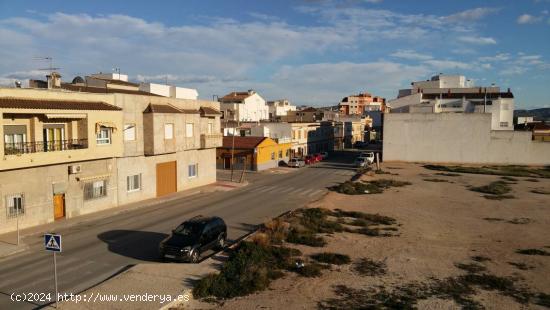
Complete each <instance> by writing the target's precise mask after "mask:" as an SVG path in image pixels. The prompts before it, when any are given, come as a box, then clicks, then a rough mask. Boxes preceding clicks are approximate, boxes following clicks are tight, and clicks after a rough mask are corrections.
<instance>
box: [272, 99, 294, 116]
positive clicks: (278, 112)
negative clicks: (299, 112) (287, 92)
mask: <svg viewBox="0 0 550 310" xmlns="http://www.w3.org/2000/svg"><path fill="white" fill-rule="evenodd" d="M267 106H268V108H269V119H270V120H276V119H277V118H278V117H281V116H286V115H287V114H288V112H289V111H296V106H295V105H292V104H290V102H289V101H288V100H287V99H281V100H274V101H268V102H267Z"/></svg>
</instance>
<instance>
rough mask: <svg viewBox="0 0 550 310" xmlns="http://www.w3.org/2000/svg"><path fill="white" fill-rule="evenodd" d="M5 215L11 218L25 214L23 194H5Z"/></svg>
mask: <svg viewBox="0 0 550 310" xmlns="http://www.w3.org/2000/svg"><path fill="white" fill-rule="evenodd" d="M6 208H7V210H6V211H7V217H8V218H13V217H17V216H18V215H21V214H25V199H24V196H23V194H14V195H8V196H6Z"/></svg>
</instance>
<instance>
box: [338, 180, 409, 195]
mask: <svg viewBox="0 0 550 310" xmlns="http://www.w3.org/2000/svg"><path fill="white" fill-rule="evenodd" d="M410 184H411V183H410V182H405V181H397V180H391V179H380V180H373V181H369V182H351V181H346V182H344V183H341V184H339V185H336V186H333V187H331V188H330V189H331V190H333V191H336V192H338V193H341V194H346V195H364V194H380V193H382V192H384V190H385V189H388V188H390V187H401V186H405V185H410Z"/></svg>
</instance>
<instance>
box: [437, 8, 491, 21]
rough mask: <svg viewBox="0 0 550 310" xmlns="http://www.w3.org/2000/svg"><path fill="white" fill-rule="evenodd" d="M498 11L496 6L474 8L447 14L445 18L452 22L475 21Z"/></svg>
mask: <svg viewBox="0 0 550 310" xmlns="http://www.w3.org/2000/svg"><path fill="white" fill-rule="evenodd" d="M498 11H499V9H498V8H475V9H470V10H466V11H462V12H458V13H455V14H452V15H449V16H447V19H448V20H450V21H454V22H469V21H476V20H480V19H482V18H483V17H485V16H487V15H490V14H493V13H496V12H498Z"/></svg>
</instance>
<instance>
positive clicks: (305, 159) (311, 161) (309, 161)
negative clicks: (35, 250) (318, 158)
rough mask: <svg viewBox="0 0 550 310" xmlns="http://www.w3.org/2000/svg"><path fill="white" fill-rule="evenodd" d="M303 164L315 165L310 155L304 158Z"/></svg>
mask: <svg viewBox="0 0 550 310" xmlns="http://www.w3.org/2000/svg"><path fill="white" fill-rule="evenodd" d="M304 162H305V163H306V165H311V164H314V163H315V158H314V157H313V156H311V155H307V156H306V157H305V158H304Z"/></svg>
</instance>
